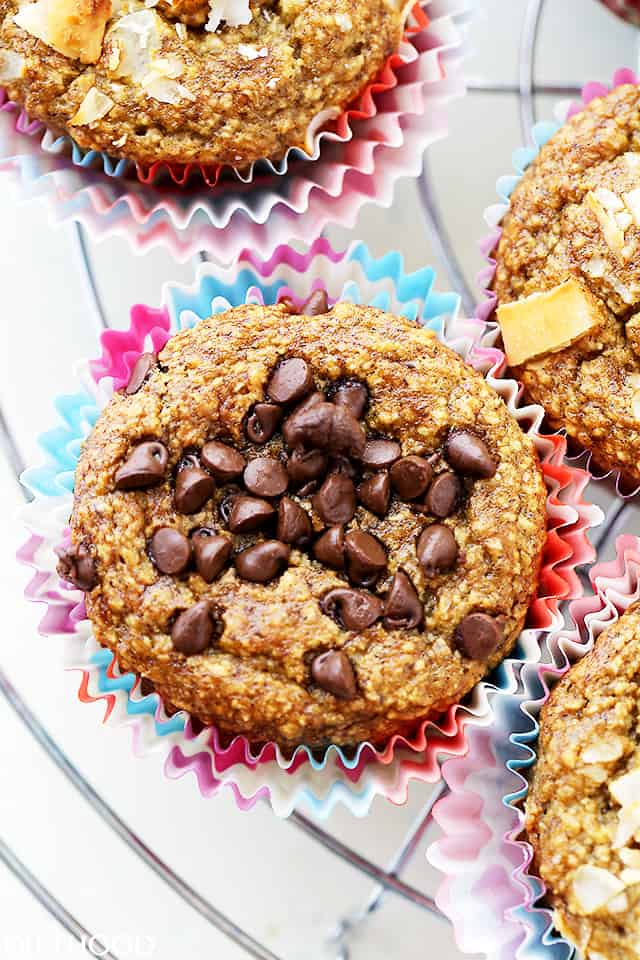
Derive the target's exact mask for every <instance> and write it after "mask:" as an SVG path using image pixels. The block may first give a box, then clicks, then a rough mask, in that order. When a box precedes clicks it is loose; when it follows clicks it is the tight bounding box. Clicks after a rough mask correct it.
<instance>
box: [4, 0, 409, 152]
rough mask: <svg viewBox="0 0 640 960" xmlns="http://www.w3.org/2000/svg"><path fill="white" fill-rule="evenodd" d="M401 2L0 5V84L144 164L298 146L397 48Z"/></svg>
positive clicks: (29, 105) (73, 132) (50, 120)
mask: <svg viewBox="0 0 640 960" xmlns="http://www.w3.org/2000/svg"><path fill="white" fill-rule="evenodd" d="M410 7H411V3H407V0H177V2H176V0H160V2H158V3H156V4H150V3H145V2H143V0H127V2H125V3H116V2H115V0H114V2H112V0H26V2H21V3H18V2H17V0H0V84H1V85H2V86H3V87H5V88H6V89H7V91H8V93H9V96H10V98H11V99H12V100H14V101H16V102H18V103H20V104H23V105H24V106H25V108H26V110H27V112H28V114H29V116H30V117H32V118H33V119H37V120H42V121H43V122H44V123H45V124H47V126H49V127H50V128H51V129H53V130H55V131H56V132H59V133H67V134H69V135H70V136H72V137H73V139H74V140H75V141H76V143H78V144H79V145H80V146H81V147H84V148H87V149H88V148H90V149H92V150H102V151H104V152H105V153H107V154H110V155H111V156H114V157H126V158H129V159H132V160H135V161H137V162H140V163H142V164H145V165H149V164H152V163H154V162H155V161H159V160H163V161H166V162H168V163H178V164H187V163H192V162H197V163H201V164H206V165H222V164H229V165H231V166H235V167H239V168H242V167H246V166H248V165H249V164H250V163H252V162H253V161H255V160H259V159H260V158H270V159H273V160H278V159H280V158H282V157H283V155H284V154H285V153H286V151H287V150H288V149H289V148H290V147H300V148H301V149H303V150H306V151H307V152H309V150H310V149H311V148H312V140H313V135H314V132H315V131H317V129H319V128H320V127H321V126H322V125H323V124H325V123H327V122H328V121H330V120H331V119H332V118H334V117H335V116H336V115H338V114H339V113H341V112H342V111H343V110H344V108H345V107H346V106H347V105H348V104H349V103H350V102H351V101H352V100H354V99H355V98H356V97H357V96H358V94H359V93H360V92H361V91H362V90H363V89H364V88H365V87H366V86H367V84H369V83H370V81H371V80H372V79H373V78H374V76H375V75H376V74H377V73H378V71H379V70H380V69H381V67H382V66H383V64H384V63H385V61H386V59H387V57H388V56H389V55H390V54H391V53H392V52H393V51H394V50H395V49H396V48H397V47H398V45H399V43H400V39H401V36H402V32H403V29H404V23H405V20H406V16H407V14H408V11H409V9H410Z"/></svg>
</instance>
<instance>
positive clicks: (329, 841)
mask: <svg viewBox="0 0 640 960" xmlns="http://www.w3.org/2000/svg"><path fill="white" fill-rule="evenodd" d="M289 822H290V823H295V825H296V826H297V827H299V828H300V829H301V830H303V831H304V832H305V833H306V834H308V835H309V836H310V837H313V839H314V840H317V841H318V843H321V844H322V846H323V847H326V848H327V850H330V851H331V852H332V853H335V854H336V856H338V857H340V858H341V859H342V860H346V861H347V863H350V864H351V866H352V867H357V869H358V870H360V871H361V872H362V873H366V874H367V876H369V877H371V878H372V879H373V880H377V881H378V883H379V884H380V885H381V886H383V887H384V888H385V889H386V890H393V892H394V893H398V894H400V895H401V896H402V897H404V898H405V899H406V900H409V901H410V902H411V903H415V904H416V905H417V906H418V907H423V909H425V910H428V911H429V913H435V914H440V911H439V910H438V908H437V906H436V904H435V901H434V900H433V898H432V897H428V896H427V895H426V894H424V893H422V892H421V891H420V890H416V888H415V887H410V886H408V884H406V883H403V882H402V880H398V879H397V878H396V877H394V876H393V874H390V873H387V872H386V870H383V869H382V867H377V866H376V865H375V863H372V862H371V861H370V860H367V859H366V857H362V856H360V854H359V853H356V851H355V850H352V849H351V847H348V846H347V845H346V844H345V843H342V841H341V840H338V838H337V837H334V836H333V834H331V833H327V831H326V830H323V829H322V827H319V826H318V824H317V823H314V822H313V820H308V819H307V817H304V816H303V815H302V814H301V813H292V814H291V816H290V817H289Z"/></svg>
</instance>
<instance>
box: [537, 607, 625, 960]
mask: <svg viewBox="0 0 640 960" xmlns="http://www.w3.org/2000/svg"><path fill="white" fill-rule="evenodd" d="M639 703H640V604H634V605H633V606H632V607H630V608H629V609H628V610H627V612H626V613H625V614H624V615H623V616H622V617H620V619H619V620H618V621H617V622H616V623H615V624H613V626H611V627H609V628H608V629H607V630H605V632H604V633H603V634H601V636H600V638H599V639H598V641H597V643H596V645H595V647H594V649H593V651H592V652H591V653H590V654H589V655H587V656H586V657H585V658H584V659H583V660H581V661H580V662H579V663H578V664H577V665H576V666H574V667H573V668H572V669H571V670H570V671H569V673H568V674H567V675H566V676H565V677H564V679H563V680H562V681H561V682H560V683H559V684H558V685H557V687H556V688H555V690H554V691H553V693H552V694H551V697H550V699H549V702H548V703H547V705H546V706H545V708H544V709H543V711H542V717H541V726H540V740H539V746H538V762H537V764H536V767H535V768H534V773H533V776H532V780H531V789H530V791H529V798H528V801H527V811H526V814H527V818H526V829H527V834H528V838H529V840H530V841H531V843H532V845H533V847H534V850H535V855H536V867H537V870H538V871H539V873H540V876H541V877H542V879H543V880H544V881H545V884H546V885H547V893H548V896H549V898H550V900H551V903H552V905H553V906H554V907H555V911H556V914H555V916H556V923H557V926H558V928H559V930H560V931H561V932H562V933H563V934H564V935H565V936H566V937H567V938H568V939H569V940H571V941H572V942H573V943H575V944H576V945H577V946H578V947H579V948H580V950H581V951H582V954H583V955H584V957H585V958H586V960H590V958H591V960H637V957H638V956H640V723H639V720H638V704H639Z"/></svg>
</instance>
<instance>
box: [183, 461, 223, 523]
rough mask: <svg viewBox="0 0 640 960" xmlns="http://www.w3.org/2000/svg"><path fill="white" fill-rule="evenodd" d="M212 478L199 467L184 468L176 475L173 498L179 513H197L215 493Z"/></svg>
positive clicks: (214, 484)
mask: <svg viewBox="0 0 640 960" xmlns="http://www.w3.org/2000/svg"><path fill="white" fill-rule="evenodd" d="M215 489H216V483H215V480H214V479H213V477H212V476H211V475H210V474H208V473H206V472H205V471H204V470H202V469H201V468H200V467H184V468H183V469H182V470H178V473H177V475H176V492H175V496H174V500H175V505H176V509H177V510H179V511H180V513H197V512H198V510H200V508H201V507H203V506H204V505H205V503H206V502H207V500H209V499H210V498H211V497H212V496H213V494H214V493H215Z"/></svg>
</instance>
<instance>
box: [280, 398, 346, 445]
mask: <svg viewBox="0 0 640 960" xmlns="http://www.w3.org/2000/svg"><path fill="white" fill-rule="evenodd" d="M316 396H318V397H320V398H321V399H320V400H317V401H313V402H311V401H312V400H313V398H314V397H316ZM335 409H336V408H335V407H334V405H333V404H332V403H327V402H326V401H325V399H324V395H323V394H321V393H320V394H315V393H314V394H312V395H311V397H310V398H309V400H307V401H305V402H304V403H302V404H300V406H299V407H296V409H295V410H294V411H293V413H292V414H291V416H290V417H287V419H286V420H285V422H284V426H283V428H282V435H283V437H284V442H285V443H286V444H287V446H288V447H293V448H294V449H296V450H315V449H322V450H325V449H326V448H327V447H328V446H329V441H330V438H331V430H332V427H333V416H334V413H335Z"/></svg>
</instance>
